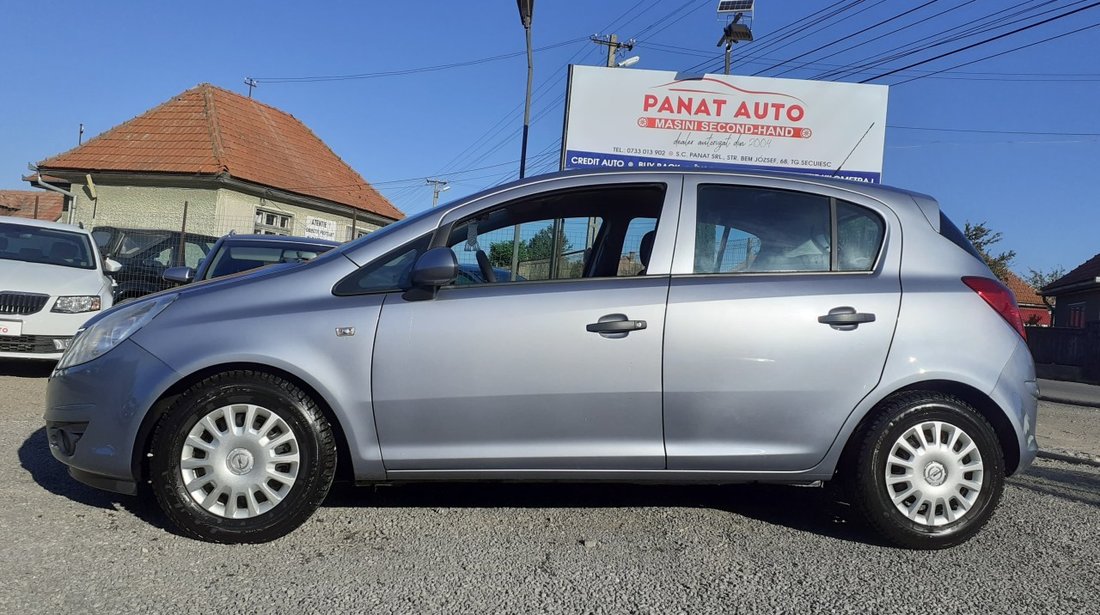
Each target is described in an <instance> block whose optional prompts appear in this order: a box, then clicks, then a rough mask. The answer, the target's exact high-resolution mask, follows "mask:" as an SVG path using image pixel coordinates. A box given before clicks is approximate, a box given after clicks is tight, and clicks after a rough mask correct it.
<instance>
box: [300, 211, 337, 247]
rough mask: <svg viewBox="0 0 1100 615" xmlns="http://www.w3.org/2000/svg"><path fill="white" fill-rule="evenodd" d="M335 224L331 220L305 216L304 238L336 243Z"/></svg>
mask: <svg viewBox="0 0 1100 615" xmlns="http://www.w3.org/2000/svg"><path fill="white" fill-rule="evenodd" d="M336 227H337V224H336V222H335V221H333V220H325V219H324V218H314V217H313V216H306V237H310V238H313V239H331V240H333V241H336V240H337V239H336Z"/></svg>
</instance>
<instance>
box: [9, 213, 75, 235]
mask: <svg viewBox="0 0 1100 615" xmlns="http://www.w3.org/2000/svg"><path fill="white" fill-rule="evenodd" d="M0 222H2V223H4V224H21V225H23V226H33V227H37V228H48V229H53V230H55V231H69V232H71V233H81V234H83V235H88V234H89V232H88V229H83V228H80V227H79V226H76V225H73V224H64V223H61V222H49V221H46V220H34V219H31V218H16V217H15V216H0Z"/></svg>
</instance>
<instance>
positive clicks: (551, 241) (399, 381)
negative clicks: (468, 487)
mask: <svg viewBox="0 0 1100 615" xmlns="http://www.w3.org/2000/svg"><path fill="white" fill-rule="evenodd" d="M624 177H626V178H627V179H624V178H617V179H613V180H610V182H611V183H610V185H606V186H603V185H595V186H593V185H583V184H581V185H578V184H577V182H578V180H576V179H573V180H569V181H567V182H566V183H565V184H561V183H557V184H553V185H552V187H550V188H541V190H542V192H538V193H534V194H529V195H527V196H524V197H520V198H515V199H512V200H509V201H507V202H504V203H500V204H497V205H479V206H477V207H475V208H472V209H471V208H469V207H467V208H465V209H462V210H460V211H458V212H456V213H454V214H453V215H448V216H447V217H446V218H444V220H443V222H442V225H441V227H440V230H439V231H438V232H437V233H436V237H435V239H434V240H433V245H446V246H448V247H452V248H453V249H454V250H455V252H456V255H457V256H458V259H459V262H460V270H461V269H474V270H475V271H476V272H477V273H476V275H471V276H463V278H464V279H463V280H462V281H461V282H460V283H457V284H454V285H452V286H449V287H444V288H442V289H440V290H439V292H438V294H437V295H436V297H435V298H434V299H429V300H408V299H406V298H405V297H404V296H403V294H402V293H400V292H394V293H390V294H388V295H387V296H386V298H385V302H384V303H383V306H382V313H381V317H380V320H379V326H378V333H377V337H376V342H375V351H374V357H373V361H372V378H371V381H372V382H373V385H372V387H373V388H372V397H373V407H374V415H375V422H376V425H377V431H378V437H379V443H380V446H381V451H382V458H383V461H384V463H385V466H386V469H387V472H389V473H398V474H399V473H400V472H402V471H425V470H428V471H441V470H480V471H484V470H541V471H551V472H552V471H573V470H657V469H663V468H664V466H665V451H664V442H663V434H662V432H663V421H662V394H661V352H662V342H663V334H664V316H665V301H666V298H667V294H668V283H669V276H668V271H669V267H670V266H671V253H672V242H673V241H674V238H675V237H674V236H675V229H676V217H677V215H678V206H679V196H680V183H679V182H680V181H681V180H680V178H679V177H678V176H675V175H672V176H658V177H659V178H660V179H659V180H656V181H655V180H653V179H652V177H654V176H649V178H650V179H647V180H646V181H645V182H642V183H640V184H639V183H638V180H636V179H635V180H634V182H633V183H632V182H630V181H629V176H624ZM589 181H591V180H589ZM651 230H652V231H653V232H652V233H651V232H650V231H651ZM647 235H648V238H647ZM648 246H652V248H651V249H650V248H649V247H648ZM650 254H652V257H650V256H649V255H650ZM643 255H645V256H646V257H647V258H646V259H642V256H643ZM642 260H647V261H648V263H647V264H648V266H647V267H644V270H643V267H641V266H639V264H640V261H642ZM395 262H396V261H395ZM494 280H495V281H494Z"/></svg>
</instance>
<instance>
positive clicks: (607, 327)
mask: <svg viewBox="0 0 1100 615" xmlns="http://www.w3.org/2000/svg"><path fill="white" fill-rule="evenodd" d="M584 328H585V330H587V331H588V332H589V333H599V334H600V335H602V336H604V337H616V338H618V337H625V336H626V334H627V333H630V332H631V331H638V330H640V329H645V328H646V322H645V321H644V320H630V319H628V318H627V317H626V315H625V314H608V315H606V316H601V317H600V320H599V321H598V322H594V323H590V324H588V325H586V326H585V327H584Z"/></svg>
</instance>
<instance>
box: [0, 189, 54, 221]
mask: <svg viewBox="0 0 1100 615" xmlns="http://www.w3.org/2000/svg"><path fill="white" fill-rule="evenodd" d="M36 197H37V198H38V216H37V219H38V220H50V221H54V220H57V219H58V218H60V217H61V206H62V203H63V199H64V198H65V197H63V196H61V195H60V194H58V193H56V192H43V191H41V190H0V216H15V217H16V218H35V209H34V200H35V198H36Z"/></svg>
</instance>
